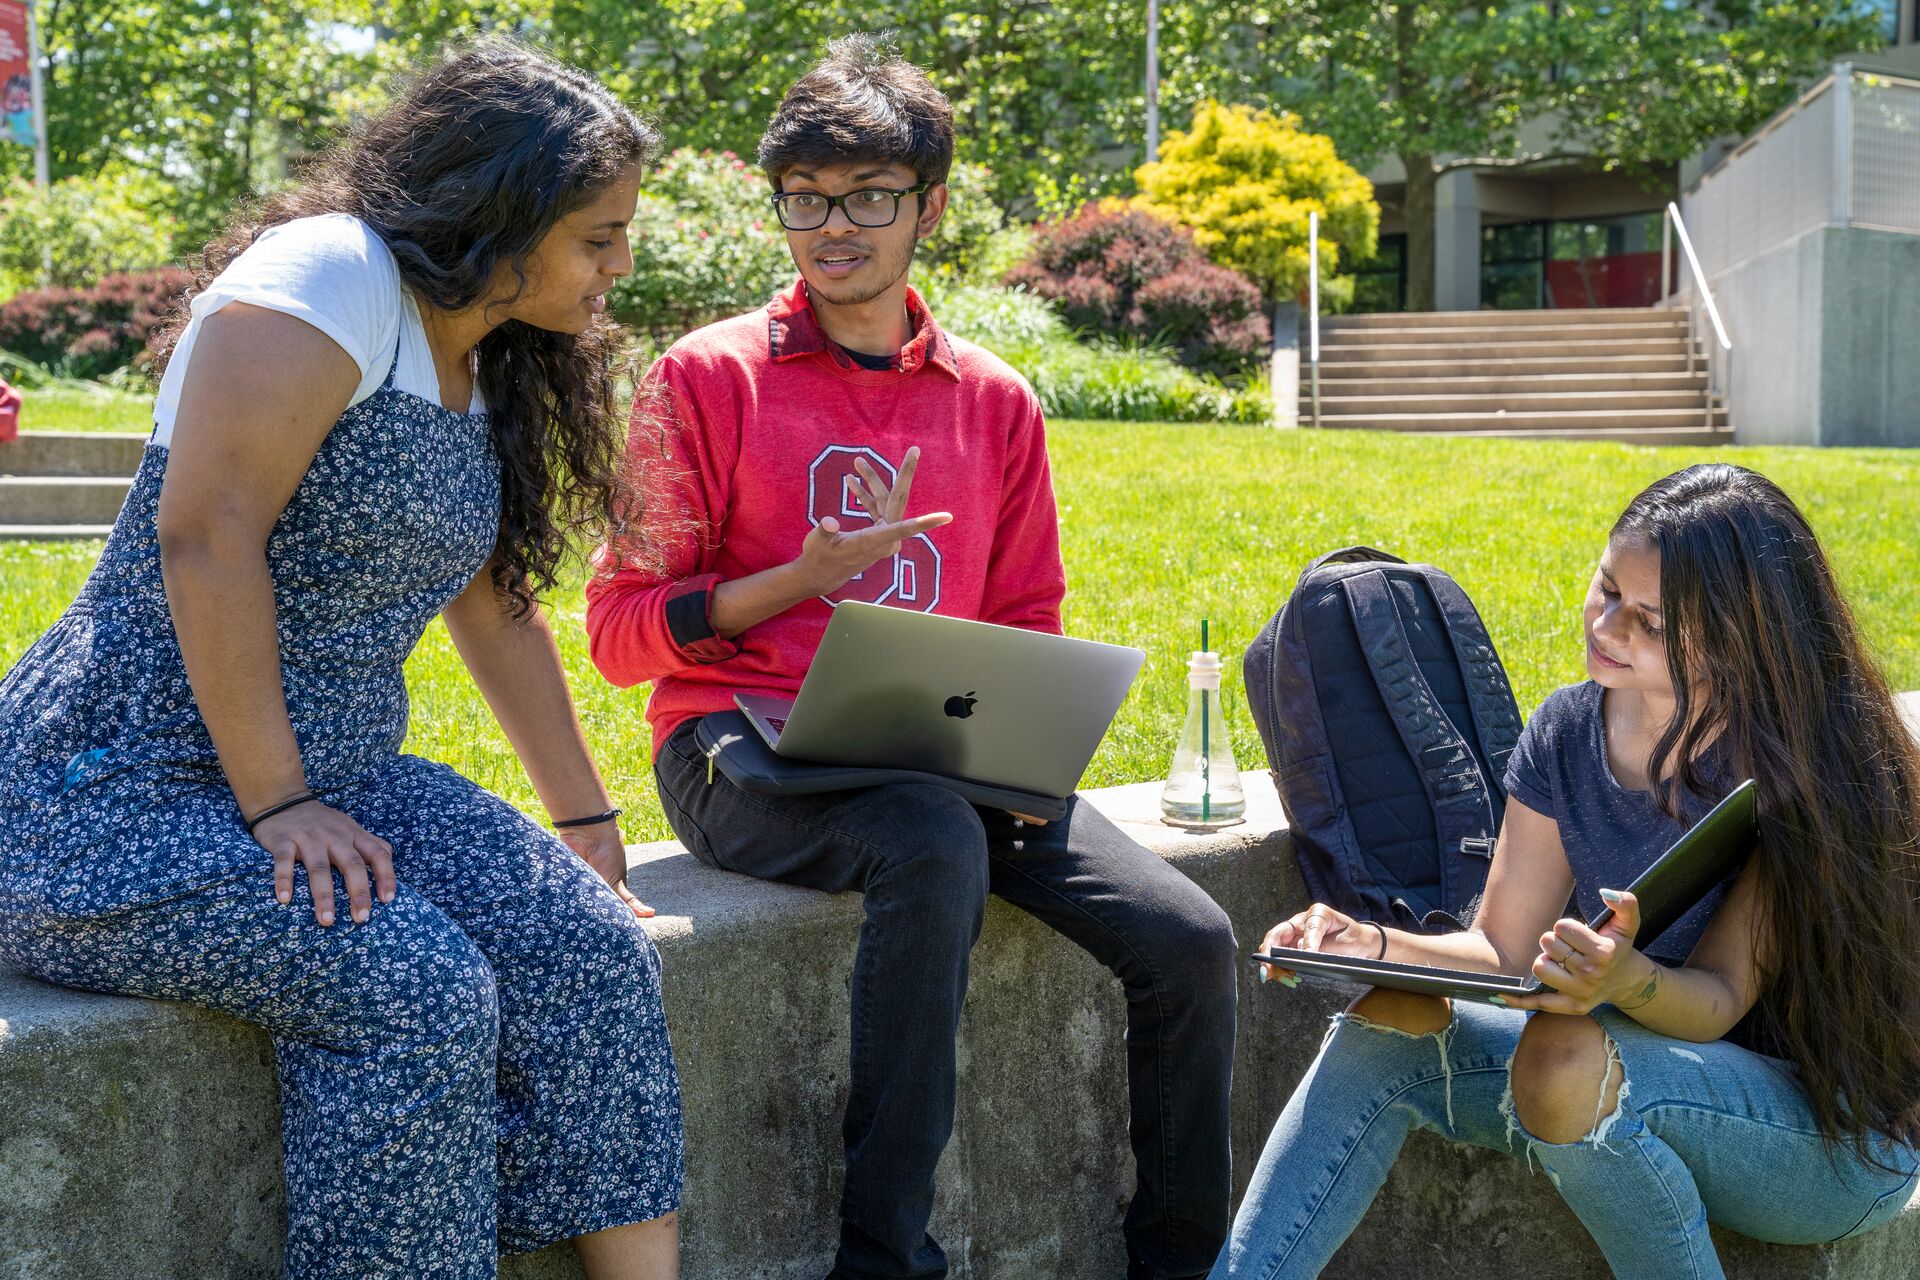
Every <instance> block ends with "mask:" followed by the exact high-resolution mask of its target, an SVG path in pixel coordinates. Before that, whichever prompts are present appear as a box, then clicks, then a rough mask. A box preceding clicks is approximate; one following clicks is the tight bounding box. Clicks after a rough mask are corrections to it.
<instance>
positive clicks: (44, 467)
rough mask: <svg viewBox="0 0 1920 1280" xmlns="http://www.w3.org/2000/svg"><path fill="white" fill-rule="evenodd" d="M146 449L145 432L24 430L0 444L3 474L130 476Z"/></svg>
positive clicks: (0, 466)
mask: <svg viewBox="0 0 1920 1280" xmlns="http://www.w3.org/2000/svg"><path fill="white" fill-rule="evenodd" d="M146 447H147V433H145V432H139V433H136V432H131V431H22V432H21V433H20V434H19V435H17V436H15V437H14V438H13V439H12V440H8V441H6V442H4V443H0V475H7V476H121V477H129V476H132V475H133V474H134V472H136V471H138V470H140V458H141V455H142V453H143V452H144V451H145V450H146Z"/></svg>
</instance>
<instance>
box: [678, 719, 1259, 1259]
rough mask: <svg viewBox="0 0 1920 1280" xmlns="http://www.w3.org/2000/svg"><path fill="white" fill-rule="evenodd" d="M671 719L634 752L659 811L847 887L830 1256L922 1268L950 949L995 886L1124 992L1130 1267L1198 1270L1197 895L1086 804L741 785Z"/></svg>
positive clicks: (1222, 1013)
mask: <svg viewBox="0 0 1920 1280" xmlns="http://www.w3.org/2000/svg"><path fill="white" fill-rule="evenodd" d="M693 732H694V726H693V724H692V723H688V724H685V725H682V726H681V727H680V729H679V730H678V731H677V732H675V733H674V734H673V736H672V737H671V738H669V739H668V741H667V744H666V747H665V748H664V749H663V750H662V751H661V753H660V758H659V760H658V761H657V762H656V763H655V765H654V772H655V775H656V776H657V777H658V779H659V783H660V797H661V800H662V803H663V805H664V807H665V809H666V813H667V820H668V821H669V822H671V823H672V824H673V829H674V831H675V832H676V833H677V834H678V835H679V837H680V840H681V842H682V843H683V844H685V845H686V846H687V848H688V849H689V850H691V851H692V852H693V854H694V856H695V857H698V858H700V859H701V860H702V861H704V862H707V863H709V864H711V865H713V866H716V867H719V868H721V869H722V870H725V871H735V872H739V873H741V874H743V875H751V876H758V877H760V878H762V879H767V880H780V881H784V882H786V883H789V884H800V885H807V886H810V887H812V888H815V889H825V890H829V891H841V890H857V891H858V892H860V893H861V894H862V895H864V898H865V906H866V922H865V924H864V925H863V926H862V928H861V930H860V946H859V952H858V954H857V956H856V957H855V960H854V967H853V1027H852V1063H851V1073H850V1074H851V1093H850V1096H849V1098H848V1101H847V1114H846V1119H845V1123H844V1126H843V1130H842V1136H843V1138H844V1140H845V1145H846V1162H847V1168H846V1186H845V1191H844V1193H843V1195H842V1198H841V1204H840V1218H841V1225H840V1252H839V1256H838V1259H837V1260H836V1262H835V1267H834V1275H835V1276H843V1277H847V1278H848V1280H878V1278H879V1277H889V1278H893V1277H922V1276H944V1275H945V1274H946V1272H947V1260H946V1255H945V1254H944V1253H943V1252H942V1251H941V1249H940V1246H939V1245H938V1244H936V1243H935V1242H934V1240H933V1237H932V1236H930V1235H928V1234H927V1219H928V1217H929V1215H930V1214H931V1213H932V1210H933V1173H934V1166H935V1165H936V1164H937V1163H938V1162H939V1159H940V1152H941V1150H942V1149H943V1148H944V1147H945V1146H946V1145H947V1138H948V1137H949V1135H950V1134H951V1132H952V1130H953V1109H954V1083H955V1068H954V1047H953V1040H954V1033H955V1031H956V1029H957V1028H958V1026H959V1021H960V1006H961V1002H962V1000H963V999H964V998H965V996H966V991H967V959H968V953H969V952H971V950H972V949H973V943H974V939H975V938H977V937H978V936H979V934H980V922H981V918H982V916H983V914H984V912H985V910H986V902H987V894H988V893H995V894H998V895H999V896H1000V897H1002V898H1004V899H1006V900H1007V901H1008V902H1011V903H1013V904H1014V905H1015V906H1017V907H1019V908H1021V909H1022V910H1024V911H1027V912H1030V913H1031V914H1033V915H1035V916H1037V917H1039V918H1040V919H1041V920H1043V921H1045V922H1046V923H1047V924H1048V925H1049V926H1051V927H1052V928H1054V929H1056V930H1058V931H1059V932H1060V933H1062V934H1065V935H1066V936H1067V937H1068V938H1071V939H1072V940H1073V941H1074V942H1075V943H1077V944H1079V945H1080V946H1081V947H1084V948H1085V949H1086V950H1087V951H1088V952H1090V953H1091V954H1092V955H1093V956H1094V957H1095V958H1096V959H1098V960H1099V961H1100V962H1101V963H1102V964H1104V965H1106V966H1107V967H1108V968H1109V969H1111V970H1112V971H1113V972H1114V973H1115V974H1116V975H1117V976H1118V977H1119V978H1120V981H1121V983H1122V984H1123V985H1124V987H1125V989H1126V996H1127V1074H1128V1084H1129V1098H1130V1102H1131V1108H1132V1124H1131V1138H1132V1143H1133V1154H1134V1160H1135V1163H1136V1178H1137V1186H1136V1190H1135V1193H1134V1197H1133V1203H1132V1204H1131V1206H1130V1207H1129V1208H1128V1210H1127V1215H1126V1222H1125V1229H1126V1240H1127V1255H1128V1259H1129V1263H1128V1268H1127V1274H1128V1276H1129V1278H1130V1280H1174V1278H1175V1277H1191V1276H1203V1275H1205V1274H1206V1272H1207V1270H1208V1268H1209V1267H1211V1266H1212V1265H1213V1259H1214V1256H1215V1254H1217V1253H1218V1252H1219V1249H1220V1245H1221V1243H1222V1241H1224V1240H1225V1238H1226V1232H1227V1225H1228V1199H1229V1196H1230V1193H1231V1183H1232V1166H1231V1161H1230V1159H1229V1156H1228V1149H1227V1141H1228V1139H1227V1095H1228V1086H1229V1083H1230V1080H1231V1076H1232V1069H1233V1021H1234V965H1235V959H1234V957H1235V946H1234V940H1233V930H1232V927H1231V926H1230V925H1229V924H1228V922H1227V916H1226V913H1225V912H1224V911H1222V910H1221V909H1220V907H1219V906H1218V904H1216V903H1215V902H1214V901H1213V899H1211V898H1209V897H1208V896H1207V895H1206V893H1204V892H1203V891H1202V890H1201V889H1200V888H1199V887H1198V886H1197V885H1195V884H1194V883H1193V882H1192V881H1191V880H1189V879H1187V877H1186V876H1184V875H1182V874H1181V873H1180V872H1178V871H1176V870H1174V869H1173V868H1172V867H1170V866H1168V865H1167V864H1166V862H1164V861H1163V860H1162V859H1161V858H1160V857H1158V856H1157V855H1155V854H1154V853H1152V852H1150V851H1148V850H1146V849H1143V848H1141V847H1140V846H1139V845H1137V844H1135V843H1134V842H1133V841H1132V840H1129V839H1128V838H1127V837H1126V836H1125V835H1123V834H1122V833H1121V832H1120V831H1119V830H1118V829H1117V828H1116V827H1114V825H1113V824H1112V823H1111V822H1109V821H1107V819H1106V818H1104V817H1102V816H1101V815H1100V814H1099V813H1098V812H1097V811H1095V810H1094V808H1093V807H1092V806H1091V805H1088V804H1083V803H1080V802H1079V801H1077V800H1076V801H1075V803H1074V805H1073V808H1072V809H1071V811H1070V812H1069V813H1068V815H1067V817H1066V818H1065V819H1063V820H1061V821H1059V822H1053V823H1048V824H1047V825H1045V826H1028V825H1025V824H1022V823H1019V822H1017V821H1016V820H1015V819H1013V818H1012V817H1010V816H1008V815H1007V814H1004V813H1000V812H998V811H994V810H985V809H976V808H974V807H973V806H972V805H970V804H968V803H967V802H966V801H964V800H962V799H961V798H960V797H959V796H957V795H955V794H954V793H953V792H951V791H947V790H945V789H944V788H941V787H936V786H927V785H909V786H891V787H877V788H874V789H872V790H868V791H856V792H834V793H827V794H822V795H812V796H769V795H755V794H750V793H748V792H744V791H741V790H739V789H738V788H736V787H735V786H733V785H732V784H731V783H729V782H728V781H727V780H726V777H725V775H723V774H721V773H719V772H717V771H716V772H715V773H714V775H713V781H712V783H711V784H709V783H708V781H707V762H706V760H705V758H704V757H702V756H701V754H700V751H699V748H698V746H697V745H696V744H695V743H694V740H693Z"/></svg>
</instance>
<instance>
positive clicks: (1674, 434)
mask: <svg viewBox="0 0 1920 1280" xmlns="http://www.w3.org/2000/svg"><path fill="white" fill-rule="evenodd" d="M1431 434H1433V435H1440V436H1459V437H1462V438H1465V437H1468V436H1471V437H1472V438H1473V439H1475V440H1562V441H1578V440H1584V441H1607V442H1610V443H1613V444H1640V445H1673V446H1680V445H1687V446H1692V447H1696V448H1721V447H1725V446H1728V445H1731V444H1732V443H1733V442H1734V441H1733V428H1732V427H1727V426H1720V427H1712V428H1708V427H1611V428H1609V429H1607V430H1605V431H1588V430H1573V431H1568V430H1565V429H1564V428H1563V429H1559V430H1554V431H1435V432H1432V433H1431Z"/></svg>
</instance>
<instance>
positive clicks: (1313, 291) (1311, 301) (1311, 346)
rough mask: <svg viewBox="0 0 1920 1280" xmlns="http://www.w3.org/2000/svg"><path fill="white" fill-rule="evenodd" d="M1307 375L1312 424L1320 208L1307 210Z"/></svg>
mask: <svg viewBox="0 0 1920 1280" xmlns="http://www.w3.org/2000/svg"><path fill="white" fill-rule="evenodd" d="M1307 378H1308V380H1309V385H1311V386H1312V388H1313V425H1314V426H1316V427H1317V426H1319V425H1320V211H1319V210H1318V209H1311V210H1308V212H1307Z"/></svg>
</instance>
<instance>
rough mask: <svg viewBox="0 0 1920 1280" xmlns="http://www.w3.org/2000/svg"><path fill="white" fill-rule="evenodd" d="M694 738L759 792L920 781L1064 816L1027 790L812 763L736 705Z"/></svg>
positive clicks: (706, 722)
mask: <svg viewBox="0 0 1920 1280" xmlns="http://www.w3.org/2000/svg"><path fill="white" fill-rule="evenodd" d="M693 739H694V741H695V742H697V743H699V744H700V750H701V751H702V752H704V753H705V754H706V756H707V758H708V759H709V760H711V761H712V762H713V764H714V766H715V767H716V768H718V769H719V770H720V772H721V773H724V774H725V775H726V776H727V781H728V782H731V783H732V784H733V785H734V786H736V787H739V788H740V789H741V790H742V791H752V792H756V793H759V794H762V795H787V796H804V795H814V794H817V793H819V792H822V791H859V790H862V789H864V788H867V787H884V786H888V785H890V784H893V783H903V782H922V783H930V784H931V785H933V786H936V787H945V788H946V789H947V790H949V791H951V792H953V793H954V794H955V795H958V796H959V797H960V798H961V799H963V800H965V801H967V802H968V803H969V804H975V805H979V806H980V807H981V808H983V809H1006V810H1008V811H1010V812H1013V813H1022V814H1027V815H1029V816H1031V817H1035V818H1044V819H1046V820H1047V821H1049V822H1057V821H1059V820H1060V819H1062V818H1064V817H1066V816H1067V801H1066V800H1064V799H1060V798H1058V797H1055V796H1049V795H1041V794H1039V793H1037V792H1032V791H1016V790H1013V789H1012V788H1010V787H995V786H989V785H987V784H986V783H982V782H968V781H967V780H966V779H965V778H950V777H947V776H946V775H944V774H938V773H921V772H919V771H917V770H914V769H886V768H877V767H863V766H854V765H838V764H813V763H810V762H808V761H805V760H789V759H787V758H786V757H785V756H782V755H779V754H777V753H776V752H775V751H774V749H773V748H772V747H769V746H768V745H767V743H766V739H764V738H762V737H761V736H760V734H759V731H758V730H756V729H755V728H754V727H753V725H751V724H750V723H748V721H747V717H746V716H745V715H743V714H742V713H740V712H738V711H716V712H714V713H713V714H711V715H707V716H703V717H701V719H700V721H699V722H698V723H697V724H696V725H695V726H694V730H693Z"/></svg>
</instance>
